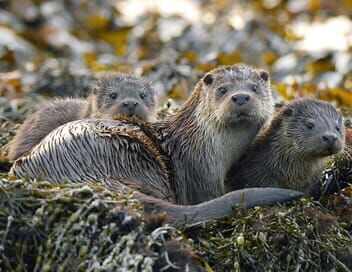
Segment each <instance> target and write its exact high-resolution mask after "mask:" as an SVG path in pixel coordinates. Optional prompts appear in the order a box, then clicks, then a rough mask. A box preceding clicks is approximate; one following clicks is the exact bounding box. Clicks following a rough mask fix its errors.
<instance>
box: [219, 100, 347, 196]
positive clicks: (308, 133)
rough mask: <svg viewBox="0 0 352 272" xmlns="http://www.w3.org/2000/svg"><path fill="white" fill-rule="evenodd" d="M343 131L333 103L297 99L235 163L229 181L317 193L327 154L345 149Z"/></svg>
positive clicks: (231, 187) (230, 186) (228, 183)
mask: <svg viewBox="0 0 352 272" xmlns="http://www.w3.org/2000/svg"><path fill="white" fill-rule="evenodd" d="M344 133H345V128H344V124H343V122H342V115H341V114H340V113H339V112H338V111H337V109H336V108H335V107H334V106H332V105H331V104H329V103H327V102H323V101H319V100H314V99H298V100H296V101H293V102H291V103H289V104H288V105H287V106H285V107H284V108H282V109H281V110H280V111H279V113H278V114H277V115H276V117H274V119H273V121H272V123H271V124H270V126H269V127H268V128H266V129H264V131H263V132H261V133H259V135H258V136H257V137H256V138H255V140H254V142H253V144H252V145H251V146H250V148H249V150H248V152H246V154H245V156H244V158H243V160H240V161H239V162H238V163H237V164H235V165H234V166H232V168H231V170H230V172H229V174H228V178H227V180H226V186H227V187H228V190H229V191H232V190H236V189H241V188H248V187H268V186H272V187H280V188H287V189H294V190H299V191H302V192H305V193H308V194H311V195H316V194H317V193H319V180H320V176H321V174H322V171H323V169H324V166H325V163H326V161H327V158H328V157H329V156H330V155H333V154H337V153H339V152H341V151H342V150H343V148H344V142H345V135H344Z"/></svg>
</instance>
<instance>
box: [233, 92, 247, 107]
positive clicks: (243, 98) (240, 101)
mask: <svg viewBox="0 0 352 272" xmlns="http://www.w3.org/2000/svg"><path fill="white" fill-rule="evenodd" d="M249 100H251V97H250V96H249V95H248V94H235V95H233V96H232V101H233V102H235V104H236V105H237V106H242V105H244V104H246V103H247V102H248V101H249Z"/></svg>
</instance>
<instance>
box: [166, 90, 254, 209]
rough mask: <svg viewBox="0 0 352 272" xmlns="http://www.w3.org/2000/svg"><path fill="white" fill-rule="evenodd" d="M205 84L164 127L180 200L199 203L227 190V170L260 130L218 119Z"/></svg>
mask: <svg viewBox="0 0 352 272" xmlns="http://www.w3.org/2000/svg"><path fill="white" fill-rule="evenodd" d="M201 88H202V86H201V85H198V86H197V88H196V90H195V91H194V92H193V93H192V95H191V97H190V98H189V99H188V101H187V102H185V104H183V106H182V107H181V108H180V109H179V111H178V112H177V114H176V115H173V116H171V117H169V118H168V119H167V120H166V121H165V123H164V127H163V128H162V132H163V134H164V139H167V140H165V142H164V144H163V145H164V149H165V150H167V153H168V154H169V156H170V158H171V160H172V163H173V166H174V173H175V175H174V180H173V184H172V187H173V189H174V190H175V194H176V196H177V197H178V199H176V202H177V203H178V204H197V203H201V202H204V201H207V200H210V199H214V198H216V197H218V196H220V195H222V194H224V191H225V190H224V178H225V175H226V172H227V171H228V170H229V168H230V166H231V165H232V164H233V163H234V162H235V161H236V160H237V159H238V158H239V157H240V156H241V155H242V154H243V153H244V151H245V150H246V148H247V147H248V145H249V144H250V142H249V140H248V139H249V138H251V139H253V138H254V137H255V135H256V133H257V131H258V130H259V128H256V127H253V125H248V126H245V125H243V124H241V125H237V126H236V125H234V126H231V127H230V126H229V127H227V126H225V125H223V124H220V123H217V122H216V121H215V119H213V118H212V117H211V116H210V115H208V113H207V111H208V109H209V107H207V106H208V105H207V103H206V101H209V100H208V99H205V98H204V97H202V93H201ZM203 95H204V94H203Z"/></svg>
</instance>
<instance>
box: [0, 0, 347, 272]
mask: <svg viewBox="0 0 352 272" xmlns="http://www.w3.org/2000/svg"><path fill="white" fill-rule="evenodd" d="M351 18H352V4H351V1H342V0H341V1H327V0H321V1H312V0H300V1H296V0H275V1H272V0H271V1H257V0H255V1H230V0H194V1H191V0H189V1H187V0H177V1H163V0H143V1H141V0H140V1H139V0H129V1H126V0H121V1H115V0H101V1H96V0H94V1H88V0H79V1H78V0H69V1H66V0H56V1H54V0H52V1H45V0H16V1H10V0H3V1H0V173H2V174H1V175H2V176H1V181H0V271H33V270H35V271H69V270H75V271H76V270H77V271H116V270H117V271H119V270H121V271H122V270H125V271H126V270H132V271H133V270H141V271H142V270H143V271H152V270H154V271H155V270H156V271H172V270H181V271H184V270H186V269H187V267H191V268H192V269H193V270H199V271H201V270H206V271H212V270H215V271H225V270H227V271H240V270H241V271H251V270H254V271H255V270H258V271H267V270H271V271H293V270H295V271H350V270H352V263H351V260H352V246H351V245H352V224H351V217H352V187H349V184H351V183H352V170H351V169H352V162H351V154H352V151H351V150H352V140H350V139H352V132H351V130H350V132H349V133H350V134H349V137H350V138H349V148H348V149H346V152H345V153H344V155H342V156H340V157H338V158H336V159H335V160H333V161H332V162H331V164H330V165H329V166H328V167H327V169H326V171H325V172H324V174H323V177H322V181H323V182H324V184H325V188H326V189H327V191H328V192H329V193H331V195H330V196H329V197H327V196H325V197H323V198H322V199H321V200H320V202H312V201H311V200H308V199H303V200H300V201H298V202H296V203H293V204H290V205H287V206H276V207H272V208H265V207H258V208H255V209H251V210H244V209H242V208H241V207H237V208H235V209H234V214H233V217H231V218H225V219H222V220H218V221H214V222H208V223H206V224H202V225H199V226H195V227H192V228H186V227H185V226H178V227H177V228H172V227H170V226H168V225H167V224H166V223H165V221H166V219H165V217H164V216H163V215H159V216H155V217H152V218H150V217H146V216H145V215H143V214H141V213H140V210H139V209H140V204H139V203H137V202H136V201H134V200H133V199H132V198H131V196H129V195H127V196H126V195H120V194H117V193H112V192H107V191H106V190H105V189H104V188H102V187H99V186H96V185H87V186H83V187H80V186H77V185H74V186H73V185H70V184H65V185H60V186H53V185H50V184H48V183H46V182H38V183H30V182H28V181H21V180H8V177H7V175H6V173H7V171H8V169H9V167H10V166H11V162H9V161H8V160H7V158H6V156H7V152H8V146H9V141H10V140H11V139H12V137H13V136H14V134H15V133H16V129H17V128H18V127H19V125H20V124H21V123H22V122H23V120H24V119H25V118H26V116H28V115H29V114H30V113H32V112H34V111H35V109H36V108H37V107H38V105H40V104H41V103H45V101H47V100H48V99H51V98H52V97H54V96H71V97H85V96H87V94H88V92H89V90H90V86H91V83H92V82H93V80H94V78H95V76H96V74H97V73H98V72H101V71H110V70H113V71H122V72H129V73H133V74H135V75H137V76H145V77H147V78H148V79H149V80H151V81H152V84H153V87H154V88H155V89H156V91H157V93H158V96H159V104H160V118H162V117H163V116H164V115H165V114H168V113H169V112H172V111H174V110H175V109H176V108H177V107H178V105H179V104H180V103H182V101H184V100H185V99H186V98H187V97H188V95H189V93H190V91H191V90H192V88H193V86H194V85H195V83H196V82H197V80H198V79H199V78H200V77H201V76H202V75H203V74H204V73H205V72H206V71H208V70H210V69H212V68H214V67H216V66H218V65H223V64H234V63H237V62H246V63H249V64H252V65H255V66H258V67H261V68H264V69H267V70H268V71H270V73H271V75H272V83H273V91H274V95H275V100H276V102H277V103H282V102H283V101H286V100H290V99H294V98H297V97H302V96H309V97H317V98H320V99H324V100H328V101H330V102H331V103H334V104H335V105H337V106H338V107H340V108H341V110H342V111H343V113H344V115H345V124H346V126H347V127H352V73H351V72H352V54H351V52H352V20H351ZM346 186H347V187H346ZM343 187H345V188H344V189H342V188H343ZM341 189H342V190H341Z"/></svg>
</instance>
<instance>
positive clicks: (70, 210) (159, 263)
mask: <svg viewBox="0 0 352 272" xmlns="http://www.w3.org/2000/svg"><path fill="white" fill-rule="evenodd" d="M160 218H162V217H160ZM162 222H163V220H159V219H157V220H156V219H155V218H152V217H149V218H147V217H145V216H143V215H142V214H141V213H140V204H139V203H138V202H137V201H136V200H134V199H133V198H131V195H119V194H117V193H113V192H109V191H107V190H106V189H105V188H104V187H102V186H100V185H97V184H95V185H80V184H78V185H73V184H64V185H53V184H50V183H48V182H29V181H23V180H11V181H9V180H8V179H7V178H5V177H3V178H2V179H1V181H0V270H1V271H72V270H74V271H137V270H139V271H155V270H157V271H172V270H174V269H176V268H179V269H181V270H183V268H184V267H183V266H184V265H185V263H187V261H189V260H190V258H191V253H190V251H189V250H188V246H187V245H186V244H183V242H182V240H183V237H182V235H181V233H180V231H178V230H176V229H174V228H172V227H169V226H164V225H162ZM168 253H170V254H168ZM181 257H182V258H181ZM177 258H178V259H181V260H182V262H183V263H180V261H178V260H177Z"/></svg>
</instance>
